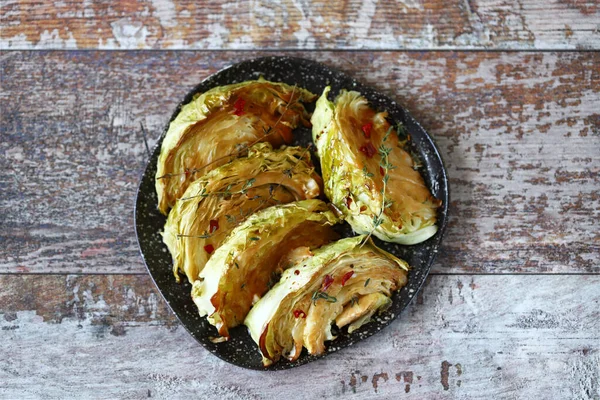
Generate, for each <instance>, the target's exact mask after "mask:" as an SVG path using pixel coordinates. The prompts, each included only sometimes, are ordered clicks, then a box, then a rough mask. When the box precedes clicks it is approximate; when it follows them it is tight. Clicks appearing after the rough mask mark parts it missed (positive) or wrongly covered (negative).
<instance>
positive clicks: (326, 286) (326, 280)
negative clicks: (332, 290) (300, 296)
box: [323, 275, 333, 290]
mask: <svg viewBox="0 0 600 400" xmlns="http://www.w3.org/2000/svg"><path fill="white" fill-rule="evenodd" d="M332 283H333V278H332V277H331V275H325V278H323V290H327V289H329V286H331V284H332Z"/></svg>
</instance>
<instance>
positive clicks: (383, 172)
mask: <svg viewBox="0 0 600 400" xmlns="http://www.w3.org/2000/svg"><path fill="white" fill-rule="evenodd" d="M379 173H380V174H381V176H384V175H385V170H384V169H383V167H379Z"/></svg>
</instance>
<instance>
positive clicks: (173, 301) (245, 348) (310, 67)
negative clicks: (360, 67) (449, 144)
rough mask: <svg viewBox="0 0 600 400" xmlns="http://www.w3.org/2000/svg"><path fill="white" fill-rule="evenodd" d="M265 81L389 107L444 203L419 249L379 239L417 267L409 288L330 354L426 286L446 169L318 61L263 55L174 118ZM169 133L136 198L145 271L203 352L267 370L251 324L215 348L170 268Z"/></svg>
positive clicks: (414, 129)
mask: <svg viewBox="0 0 600 400" xmlns="http://www.w3.org/2000/svg"><path fill="white" fill-rule="evenodd" d="M260 76H263V77H264V78H265V79H267V80H271V81H280V82H285V83H287V84H290V85H298V86H300V87H303V88H306V89H308V90H310V91H311V92H313V93H315V94H318V95H320V94H321V92H322V91H323V88H325V86H327V85H330V86H331V87H332V94H333V95H334V96H335V95H337V93H338V91H339V90H340V89H353V90H357V91H359V92H361V93H362V94H363V95H364V96H365V97H366V98H367V99H368V100H369V101H370V104H371V106H372V107H374V108H375V109H376V110H387V111H388V112H389V118H390V120H391V121H393V122H402V123H403V124H404V125H405V126H406V128H407V130H408V132H409V133H410V135H411V137H412V140H411V142H412V146H413V147H414V148H413V151H414V152H415V153H417V154H418V156H419V157H420V159H421V161H422V164H423V168H422V170H421V173H422V175H423V176H424V178H425V182H426V183H427V184H428V186H429V188H430V189H431V192H432V194H433V195H434V196H435V197H437V198H438V199H440V200H442V203H443V205H442V207H440V209H439V215H438V227H439V230H438V232H437V233H436V235H435V236H433V237H432V238H431V239H429V240H427V241H426V242H424V243H421V244H419V245H414V246H400V245H396V244H391V243H383V242H381V241H379V240H376V242H377V244H378V245H379V246H380V247H383V248H384V249H386V250H387V251H389V252H391V253H393V254H395V255H397V256H398V257H400V258H402V259H404V260H406V261H407V262H408V263H409V264H410V265H411V266H412V269H411V271H410V273H409V277H408V284H407V285H406V286H405V287H403V288H402V289H401V290H400V291H399V292H397V293H395V294H394V296H393V305H392V307H390V308H389V309H388V310H387V311H386V312H385V313H383V314H381V315H380V316H378V317H377V318H375V319H374V320H373V321H372V322H370V323H369V324H367V325H365V326H363V327H362V328H361V329H360V330H358V331H356V332H354V333H353V334H351V335H349V334H348V333H347V332H344V331H342V332H340V335H339V337H338V338H337V339H336V340H335V341H333V342H331V343H329V348H328V351H327V353H326V354H325V355H327V354H330V353H332V352H334V351H337V350H340V349H343V348H344V347H347V346H349V345H351V344H352V343H354V342H357V341H359V340H361V339H364V338H366V337H369V336H371V335H373V334H374V333H377V332H378V331H380V330H381V329H383V328H384V327H385V326H387V325H389V324H390V322H392V321H393V320H394V319H395V318H396V317H398V315H399V314H400V313H401V312H402V310H404V308H406V306H407V305H408V304H409V303H410V301H411V300H412V298H413V297H414V296H415V295H416V294H417V292H418V291H419V289H420V288H421V286H422V285H423V282H424V281H425V278H426V277H427V274H428V273H429V269H430V267H431V263H432V262H433V259H434V257H435V255H436V253H437V252H438V249H439V247H440V243H441V240H442V235H443V233H444V230H445V228H446V222H447V212H448V181H447V178H446V171H445V169H444V166H443V164H442V160H441V158H440V155H439V153H438V151H437V149H436V147H435V145H434V143H433V141H432V140H431V137H429V135H428V134H427V132H425V130H424V129H423V127H421V125H419V123H418V122H417V121H415V120H414V118H413V117H412V116H411V115H410V114H409V113H408V112H407V111H406V110H405V109H404V108H403V107H402V106H400V105H399V104H397V103H396V102H395V101H394V100H392V99H390V98H389V97H386V96H384V95H382V94H380V93H378V92H377V91H375V90H373V89H371V88H369V87H366V86H363V85H362V84H360V83H359V82H357V81H355V80H354V79H353V78H352V77H350V76H348V75H346V74H344V73H341V72H339V71H336V70H333V69H331V68H328V67H326V66H324V65H322V64H319V63H316V62H314V61H309V60H304V59H300V58H290V57H265V58H258V59H253V60H248V61H244V62H241V63H239V64H235V65H233V66H231V67H229V68H226V69H224V70H222V71H220V72H218V73H216V74H214V75H212V76H210V77H209V78H207V79H206V80H204V81H203V82H202V83H200V84H199V85H198V86H196V87H195V88H194V89H193V90H192V91H191V92H190V93H188V95H187V96H186V97H185V98H184V99H183V101H182V102H181V103H180V104H179V106H178V107H177V108H176V109H175V111H174V112H173V115H172V116H171V120H173V119H174V118H175V116H176V115H177V114H178V113H179V110H180V108H181V105H183V104H186V103H188V102H190V101H191V100H192V96H193V95H194V94H196V93H201V92H204V91H206V90H208V89H210V88H213V87H215V86H221V85H227V84H231V83H236V82H242V81H245V80H250V79H257V78H258V77H260ZM169 122H170V121H169ZM167 128H168V124H167V126H166V127H165V131H164V132H163V136H162V137H161V139H160V140H159V142H158V145H157V147H156V149H155V150H154V153H153V154H152V157H151V158H150V160H149V162H148V166H147V167H146V171H145V172H144V175H143V176H142V179H141V182H140V186H139V189H138V194H137V200H136V208H135V227H136V233H137V238H138V243H139V246H140V251H141V254H142V257H143V259H144V262H145V264H146V267H147V268H148V271H149V272H150V275H151V276H152V278H153V279H154V283H155V284H156V286H157V287H158V289H159V290H160V292H161V293H162V295H163V297H164V298H165V300H166V301H167V303H168V304H169V306H170V307H171V309H172V310H173V312H174V313H175V315H177V317H178V318H179V320H180V321H181V323H182V324H183V326H184V327H185V328H186V329H187V330H188V331H189V332H190V334H191V335H192V336H194V337H195V338H196V340H198V341H199V342H200V343H202V345H203V346H204V347H205V348H207V349H208V350H209V351H210V352H212V353H213V354H215V355H216V356H217V357H219V358H221V359H223V360H225V361H227V362H230V363H232V364H235V365H238V366H240V367H244V368H251V369H264V368H263V366H262V362H261V356H260V354H259V351H258V348H257V346H256V344H255V343H254V342H253V341H252V338H251V337H250V335H249V334H248V332H247V330H246V327H244V326H241V327H237V328H234V329H232V330H230V332H231V340H230V341H228V342H224V343H217V344H215V343H212V342H211V341H210V338H211V337H215V336H217V332H216V330H215V329H214V328H213V327H212V326H211V325H210V324H208V322H207V321H206V318H200V317H199V316H198V312H197V310H196V307H195V305H194V303H193V302H192V299H191V297H190V288H191V287H190V285H189V284H187V283H186V284H177V283H175V279H174V277H173V273H172V268H171V256H170V254H169V252H168V250H167V247H166V246H165V245H164V244H163V242H162V238H161V235H160V232H161V231H162V229H163V226H164V223H165V220H166V218H165V217H164V216H163V215H162V214H160V212H158V209H157V207H156V204H157V198H156V192H155V189H154V177H155V174H156V160H157V159H158V155H159V153H160V145H161V143H162V139H163V138H164V134H165V133H166V129H167ZM295 138H296V139H295V140H296V143H295V144H299V145H305V146H306V145H307V144H308V143H310V142H311V132H310V129H304V128H299V129H297V130H296V131H295ZM316 165H318V163H317V164H316ZM343 230H344V232H345V235H346V236H348V235H351V234H352V232H351V230H350V229H349V227H348V226H346V228H345V229H343ZM322 357H324V356H322ZM317 358H319V357H314V356H310V355H308V354H306V351H305V353H303V354H302V356H301V357H300V358H299V359H298V360H297V361H296V362H293V363H290V362H287V361H285V360H282V361H280V362H279V363H276V364H275V365H273V366H271V367H270V368H269V370H278V369H287V368H292V367H295V366H298V365H302V364H306V363H308V362H311V361H313V360H316V359H317Z"/></svg>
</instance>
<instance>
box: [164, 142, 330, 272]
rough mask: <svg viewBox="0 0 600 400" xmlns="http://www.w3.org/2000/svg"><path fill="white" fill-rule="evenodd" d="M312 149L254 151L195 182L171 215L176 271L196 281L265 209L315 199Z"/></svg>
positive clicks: (169, 239)
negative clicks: (236, 234) (236, 233)
mask: <svg viewBox="0 0 600 400" xmlns="http://www.w3.org/2000/svg"><path fill="white" fill-rule="evenodd" d="M321 187H322V180H321V177H320V176H319V175H317V174H316V173H315V171H314V167H313V165H312V163H311V160H310V153H309V151H308V149H305V148H302V147H285V148H282V149H277V150H273V148H272V146H271V145H270V144H269V143H257V144H255V145H254V146H252V147H250V149H249V150H248V155H247V156H246V157H242V158H237V159H235V160H233V161H231V162H229V163H227V164H225V165H222V166H220V167H218V168H216V169H214V170H212V171H210V172H209V173H208V174H206V175H204V176H203V177H201V178H199V179H197V180H196V181H194V182H193V183H192V184H190V186H189V187H188V189H187V190H186V191H185V193H184V195H183V197H182V198H181V199H179V200H178V201H177V203H176V205H175V207H174V208H173V209H172V210H171V212H170V213H169V217H168V219H167V222H166V224H165V230H164V233H163V241H164V242H165V244H166V245H167V247H168V248H169V251H170V252H171V255H172V257H173V273H174V274H175V278H176V279H177V281H178V282H179V281H180V277H179V272H180V271H181V272H184V273H185V274H186V275H187V278H188V280H189V282H190V283H194V281H195V280H196V279H198V276H199V274H200V271H202V269H203V268H204V265H205V264H206V262H207V261H208V259H209V258H210V256H211V254H212V253H213V252H214V251H215V250H216V249H217V248H218V247H219V246H220V245H221V243H222V242H223V240H225V238H226V237H227V235H228V234H229V233H230V232H231V230H232V229H233V228H234V227H235V226H237V225H239V224H240V223H242V222H243V221H244V220H245V219H246V218H247V217H248V216H249V215H251V214H252V213H254V212H256V211H259V210H262V209H263V208H266V207H269V206H272V205H277V204H285V203H290V202H292V201H296V200H304V199H312V198H315V197H318V196H319V195H320V194H321Z"/></svg>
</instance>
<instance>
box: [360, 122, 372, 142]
mask: <svg viewBox="0 0 600 400" xmlns="http://www.w3.org/2000/svg"><path fill="white" fill-rule="evenodd" d="M361 129H362V131H363V133H364V134H365V137H366V138H367V139H369V138H370V137H371V130H372V129H373V123H372V122H369V123H368V124H364V125H363V126H362V128H361Z"/></svg>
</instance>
